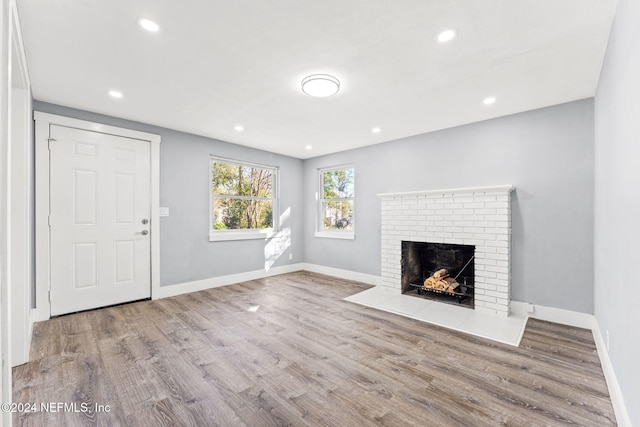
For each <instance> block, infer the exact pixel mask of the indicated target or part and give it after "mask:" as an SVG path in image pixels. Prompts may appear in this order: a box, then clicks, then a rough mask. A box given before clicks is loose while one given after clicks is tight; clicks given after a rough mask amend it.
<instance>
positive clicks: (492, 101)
mask: <svg viewBox="0 0 640 427" xmlns="http://www.w3.org/2000/svg"><path fill="white" fill-rule="evenodd" d="M482 103H483V104H484V105H492V104H495V103H496V98H495V96H490V97H488V98H485V99H483V100H482Z"/></svg>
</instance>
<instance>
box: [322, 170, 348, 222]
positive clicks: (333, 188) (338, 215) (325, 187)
mask: <svg viewBox="0 0 640 427" xmlns="http://www.w3.org/2000/svg"><path fill="white" fill-rule="evenodd" d="M320 191H321V198H320V224H319V229H320V231H349V232H353V230H354V222H353V219H354V215H353V210H354V200H355V191H354V169H353V167H339V168H331V169H321V170H320Z"/></svg>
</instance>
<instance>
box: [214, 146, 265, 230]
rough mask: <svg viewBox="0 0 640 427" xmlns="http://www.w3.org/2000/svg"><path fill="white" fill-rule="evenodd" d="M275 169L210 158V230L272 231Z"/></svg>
mask: <svg viewBox="0 0 640 427" xmlns="http://www.w3.org/2000/svg"><path fill="white" fill-rule="evenodd" d="M275 178H276V169H275V168H272V167H268V166H260V165H252V164H244V163H235V162H233V161H229V160H224V159H217V158H212V159H211V230H210V231H212V232H223V231H225V230H252V229H254V230H255V229H272V228H274V223H273V217H274V208H275V205H276V204H275V200H276V196H275V188H276V186H275Z"/></svg>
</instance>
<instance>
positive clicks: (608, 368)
mask: <svg viewBox="0 0 640 427" xmlns="http://www.w3.org/2000/svg"><path fill="white" fill-rule="evenodd" d="M591 331H592V332H593V339H594V341H595V342H596V348H597V349H598V356H599V357H600V366H602V372H604V378H605V380H606V381H607V388H608V389H609V396H610V397H611V404H612V405H613V412H615V414H616V421H617V422H618V426H620V427H631V419H629V413H628V412H627V407H626V405H625V404H624V397H623V396H622V390H620V384H618V378H617V377H616V373H615V371H614V370H613V365H612V364H611V359H609V352H608V351H607V345H606V344H605V341H604V338H603V337H602V333H600V325H598V320H597V319H596V317H595V316H593V326H592V328H591Z"/></svg>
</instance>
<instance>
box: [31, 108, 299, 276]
mask: <svg viewBox="0 0 640 427" xmlns="http://www.w3.org/2000/svg"><path fill="white" fill-rule="evenodd" d="M33 107H34V109H35V110H38V111H43V112H47V113H52V114H58V115H62V116H67V117H73V118H77V119H82V120H89V121H94V122H98V123H104V124H107V125H113V126H120V127H124V128H129V129H134V130H139V131H144V132H150V133H155V134H158V135H161V137H162V143H161V144H160V206H167V207H169V209H170V215H169V216H168V217H162V218H160V281H161V285H162V286H166V285H173V284H177V283H184V282H190V281H194V280H201V279H207V278H212V277H218V276H224V275H229V274H234V273H242V272H247V271H254V270H263V269H264V268H265V246H266V245H268V244H269V241H265V240H238V241H227V242H209V233H208V231H209V191H210V187H209V184H208V182H209V156H210V155H211V154H214V155H216V156H222V157H226V158H230V159H237V160H243V161H247V162H254V163H260V164H265V165H269V166H278V167H279V181H280V209H281V212H284V211H285V210H287V209H289V210H290V215H289V219H288V220H287V222H286V223H284V224H283V227H288V228H289V229H290V231H291V242H290V246H289V247H288V248H287V249H286V251H284V252H283V253H282V255H281V256H280V257H279V258H278V259H277V261H276V262H275V264H274V265H273V266H281V265H285V264H289V263H294V262H300V261H301V260H302V259H303V257H304V253H303V249H304V246H303V244H302V239H303V236H302V217H303V212H302V205H301V199H302V183H301V180H300V176H301V175H302V167H303V164H302V160H299V159H294V158H292V157H286V156H282V155H278V154H273V153H268V152H265V151H260V150H255V149H251V148H247V147H243V146H240V145H236V144H230V143H227V142H222V141H218V140H214V139H210V138H205V137H201V136H196V135H192V134H187V133H183V132H178V131H174V130H170V129H164V128H159V127H156V126H150V125H145V124H141V123H136V122H131V121H127V120H122V119H117V118H113V117H108V116H103V115H99V114H94V113H89V112H86V111H80V110H75V109H70V108H66V107H61V106H58V105H52V104H46V103H43V102H38V101H35V102H34V106H33ZM289 253H292V254H293V255H294V259H293V260H292V261H289Z"/></svg>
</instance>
